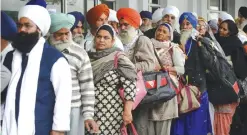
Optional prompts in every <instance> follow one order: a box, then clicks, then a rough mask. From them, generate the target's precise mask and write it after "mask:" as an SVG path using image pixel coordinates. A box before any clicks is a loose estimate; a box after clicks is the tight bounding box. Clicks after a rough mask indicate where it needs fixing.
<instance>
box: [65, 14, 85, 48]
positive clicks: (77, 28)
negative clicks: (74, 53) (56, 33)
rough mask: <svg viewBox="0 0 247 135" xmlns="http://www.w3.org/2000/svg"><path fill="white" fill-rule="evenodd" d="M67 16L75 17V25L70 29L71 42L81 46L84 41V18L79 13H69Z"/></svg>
mask: <svg viewBox="0 0 247 135" xmlns="http://www.w3.org/2000/svg"><path fill="white" fill-rule="evenodd" d="M68 14H71V15H73V16H74V17H75V23H74V25H73V26H72V28H71V29H70V30H71V32H72V36H73V41H74V42H76V43H77V44H79V45H81V44H82V42H83V39H84V36H83V33H84V28H83V24H84V21H85V17H84V15H83V14H82V13H81V12H77V11H74V12H70V13H68Z"/></svg>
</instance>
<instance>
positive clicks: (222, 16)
mask: <svg viewBox="0 0 247 135" xmlns="http://www.w3.org/2000/svg"><path fill="white" fill-rule="evenodd" d="M219 18H220V19H221V20H222V21H225V20H232V21H234V19H233V17H232V16H231V15H230V14H228V13H226V12H220V14H219ZM234 22H235V21H234Z"/></svg>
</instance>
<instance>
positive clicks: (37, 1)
mask: <svg viewBox="0 0 247 135" xmlns="http://www.w3.org/2000/svg"><path fill="white" fill-rule="evenodd" d="M26 5H39V6H42V7H44V8H46V6H47V4H46V2H45V0H30V1H29V2H28V3H27V4H26Z"/></svg>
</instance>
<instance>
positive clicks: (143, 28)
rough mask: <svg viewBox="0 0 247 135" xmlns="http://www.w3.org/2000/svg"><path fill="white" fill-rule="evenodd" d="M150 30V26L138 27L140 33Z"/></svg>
mask: <svg viewBox="0 0 247 135" xmlns="http://www.w3.org/2000/svg"><path fill="white" fill-rule="evenodd" d="M150 29H152V26H151V25H142V26H140V30H141V31H142V32H146V31H148V30H150Z"/></svg>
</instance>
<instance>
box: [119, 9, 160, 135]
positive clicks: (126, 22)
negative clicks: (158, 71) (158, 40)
mask: <svg viewBox="0 0 247 135" xmlns="http://www.w3.org/2000/svg"><path fill="white" fill-rule="evenodd" d="M117 18H118V20H119V25H120V28H119V29H120V30H119V36H120V39H121V41H122V42H123V44H124V51H125V53H126V55H127V56H128V57H129V59H130V60H131V61H132V62H133V63H134V65H135V67H136V69H137V70H138V71H139V70H140V71H142V72H147V71H154V70H155V65H156V57H155V55H154V47H153V45H152V42H151V41H150V39H149V38H148V37H146V36H143V35H142V33H138V28H139V27H140V21H141V17H140V14H139V13H138V12H137V11H135V10H134V9H131V8H120V9H119V10H118V11H117ZM147 117H148V108H145V107H140V108H138V109H137V110H136V111H135V112H134V113H133V118H134V122H135V124H136V125H137V127H136V128H137V131H138V134H140V135H146V134H147V132H146V131H144V130H146V128H145V129H144V130H143V129H142V128H143V127H146V126H148V124H147V121H145V120H147ZM143 121H145V122H143Z"/></svg>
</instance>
